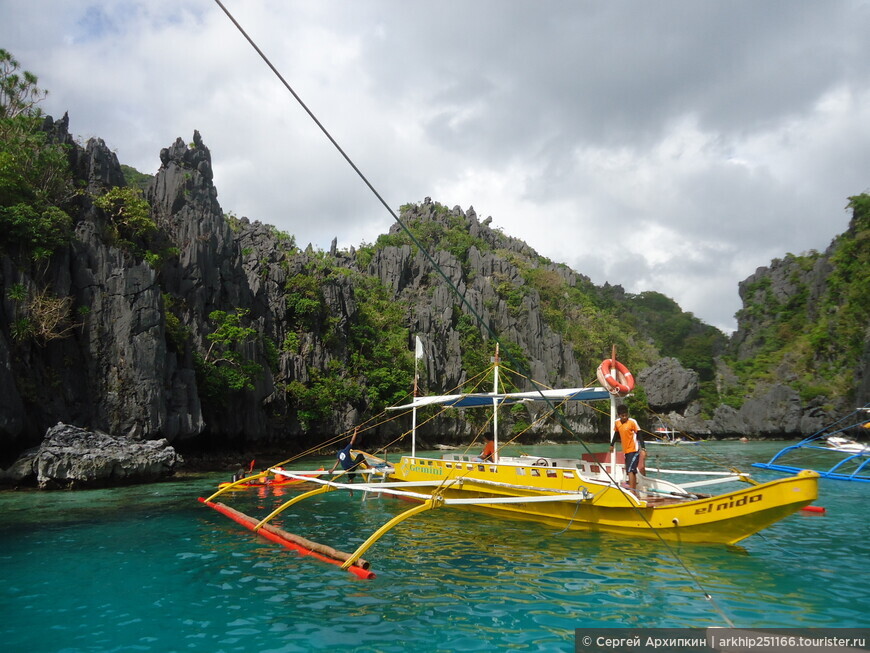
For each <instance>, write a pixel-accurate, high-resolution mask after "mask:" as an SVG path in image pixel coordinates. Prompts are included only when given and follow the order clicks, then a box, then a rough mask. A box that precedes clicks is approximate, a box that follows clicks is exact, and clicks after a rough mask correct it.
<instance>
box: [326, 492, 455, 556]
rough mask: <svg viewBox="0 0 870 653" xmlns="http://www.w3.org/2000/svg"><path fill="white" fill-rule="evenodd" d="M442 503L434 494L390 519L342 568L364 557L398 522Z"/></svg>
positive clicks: (440, 498) (352, 554)
mask: <svg viewBox="0 0 870 653" xmlns="http://www.w3.org/2000/svg"><path fill="white" fill-rule="evenodd" d="M440 505H443V499H442V497H440V496H435V495H433V496H432V498H431V499H428V500H426V501H424V502H423V503H422V504H420V505H419V506H414V507H413V508H411V509H410V510H406V511H405V512H403V513H401V514H399V515H396V516H395V517H393V518H392V519H391V520H390V521H388V522H387V523H386V524H384V525H383V526H381V527H380V528H379V529H378V530H376V531H375V532H374V533H372V534H371V535H370V536H369V539H367V540H366V541H365V542H363V543H362V544H361V545H360V547H359V548H358V549H357V550H356V551H354V552H353V553H351V554H350V558H348V559H347V560H346V561H345V562H344V564H342V565H341V568H342V569H347V568H348V567H350V566H351V565H352V564H353V563H354V562H356V561H357V560H358V559H359V558H361V557H362V554H363V553H365V552H366V551H368V549H369V547H370V546H371V545H372V544H374V543H375V542H377V541H378V540H379V539H381V536H382V535H383V534H384V533H386V532H387V531H388V530H390V529H391V528H392V527H393V526H395V525H396V524H399V523H401V522H403V521H405V520H406V519H408V518H409V517H413V516H414V515H417V514H419V513H421V512H425V511H427V510H431V509H432V508H437V507H438V506H440Z"/></svg>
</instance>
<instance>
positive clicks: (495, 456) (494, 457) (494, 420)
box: [492, 342, 499, 463]
mask: <svg viewBox="0 0 870 653" xmlns="http://www.w3.org/2000/svg"><path fill="white" fill-rule="evenodd" d="M492 360H493V363H495V364H494V365H493V366H492V391H493V393H494V394H496V395H498V363H499V358H498V342H496V343H495V358H493V359H492ZM492 462H494V463H497V462H498V399H496V398H495V397H493V400H492Z"/></svg>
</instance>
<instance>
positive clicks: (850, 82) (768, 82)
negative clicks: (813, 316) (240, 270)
mask: <svg viewBox="0 0 870 653" xmlns="http://www.w3.org/2000/svg"><path fill="white" fill-rule="evenodd" d="M223 2H224V5H225V6H226V7H227V9H228V10H229V11H230V12H231V13H232V14H233V15H234V16H235V18H236V19H237V20H238V21H239V23H240V24H241V25H242V27H243V28H244V29H245V30H246V31H247V32H248V34H249V35H250V36H251V37H252V38H253V39H254V40H255V41H256V43H257V44H258V45H259V47H260V48H261V49H262V50H263V51H264V53H265V54H266V55H267V56H268V57H269V58H270V59H271V61H272V63H273V64H274V65H275V66H276V67H277V68H278V70H279V71H280V72H281V74H282V75H283V76H284V78H285V79H286V80H287V81H288V82H289V83H290V84H291V86H292V87H293V88H294V90H295V91H296V92H297V93H298V94H299V95H300V96H301V97H302V99H303V100H304V101H305V102H306V104H307V105H308V106H309V107H310V108H311V110H312V111H313V112H314V113H315V114H316V115H317V117H318V118H319V119H320V121H321V122H322V123H323V124H324V126H325V127H326V128H327V129H328V130H329V131H330V132H331V133H332V135H333V136H334V137H335V139H336V140H337V141H338V142H339V144H340V145H341V146H342V147H343V148H344V150H345V151H346V152H347V153H348V154H349V156H350V157H351V158H352V159H353V160H354V161H355V163H356V164H357V165H358V166H359V168H360V169H361V170H362V171H363V173H364V174H365V175H366V176H367V177H368V178H369V180H370V181H371V182H372V184H373V185H374V186H375V187H376V188H377V189H378V191H379V192H380V194H381V195H382V196H383V197H384V199H385V200H386V201H387V203H388V204H389V205H390V206H391V207H393V208H394V209H398V207H399V206H400V205H402V204H405V203H409V202H419V201H422V200H423V198H425V197H427V196H429V197H431V198H432V199H433V200H436V201H438V202H441V203H442V204H445V205H447V206H450V207H452V206H455V205H459V206H461V207H462V208H463V209H467V208H468V207H469V206H473V207H474V209H475V211H476V212H477V214H478V216H479V217H480V219H483V218H485V217H487V216H492V218H493V223H492V225H493V226H494V227H498V228H501V229H502V230H503V231H504V232H505V233H507V234H509V235H511V236H515V237H517V238H521V239H523V240H525V241H526V242H527V243H529V245H531V246H532V247H533V248H534V249H535V250H537V251H538V252H539V253H540V254H542V255H544V256H547V257H549V258H551V259H552V260H554V261H557V262H564V263H566V264H567V265H569V266H570V267H572V268H573V269H575V270H577V271H578V272H581V273H583V274H586V275H588V276H589V277H591V278H592V280H593V281H594V282H595V283H597V284H603V283H604V282H605V281H607V282H610V283H611V284H621V285H622V286H623V287H624V288H625V289H626V290H627V291H629V292H642V291H645V290H656V291H659V292H662V293H664V294H665V295H668V296H669V297H672V298H673V299H675V300H676V301H677V302H678V303H679V304H680V306H682V307H683V309H684V310H687V311H691V312H693V313H694V314H695V315H697V316H698V317H700V318H701V319H703V320H704V321H706V322H708V323H710V324H713V325H715V326H717V327H719V328H721V329H723V330H726V331H730V330H733V329H734V328H735V327H736V322H735V320H734V313H735V312H736V311H737V310H738V309H739V308H740V300H739V296H738V293H737V284H738V282H739V281H741V280H743V279H745V278H746V277H747V276H749V275H750V274H752V273H753V272H754V271H755V269H756V268H758V267H759V266H764V265H768V264H769V263H770V261H771V260H772V259H774V258H778V257H782V256H784V255H785V254H786V253H793V254H800V253H803V252H806V251H808V250H811V249H817V250H824V249H825V248H826V247H827V246H828V244H829V243H830V241H831V239H832V238H833V237H834V236H836V235H837V234H839V233H842V232H843V231H844V230H845V228H846V226H847V225H848V221H849V213H848V212H847V211H846V210H845V209H844V207H845V205H846V203H847V201H848V200H847V198H848V197H849V196H850V195H855V194H858V193H862V192H865V191H870V37H868V34H870V1H868V0H842V1H839V0H832V1H828V2H817V1H815V0H813V1H804V0H749V1H740V0H728V1H724V0H716V1H703V2H702V1H699V0H682V1H669V0H658V1H657V2H647V1H641V0H631V1H628V0H625V1H623V0H607V1H606V2H605V1H603V0H601V1H595V2H593V1H590V0H437V1H436V0H342V1H336V0H304V1H293V0H223ZM0 47H2V48H5V49H7V50H9V51H10V52H12V53H13V55H15V57H16V58H17V59H18V60H19V61H20V62H21V65H22V68H24V69H26V70H29V71H32V72H33V73H35V74H36V75H38V76H39V83H40V86H41V87H43V88H45V89H47V90H48V91H49V96H48V98H47V99H46V100H45V101H44V102H43V104H42V108H43V110H44V111H45V112H46V113H48V114H51V115H54V116H55V117H60V116H61V115H62V114H63V113H64V112H65V111H68V112H69V116H70V131H71V132H72V133H73V134H74V135H76V136H77V137H80V138H81V139H82V140H86V139H88V138H90V137H93V136H97V137H100V138H102V139H103V140H105V141H106V143H107V144H108V146H109V147H110V148H111V149H113V150H114V151H115V152H116V153H117V155H118V158H119V159H120V161H121V162H122V163H126V164H128V165H132V166H133V167H135V168H137V169H138V170H140V171H142V172H147V173H154V172H156V171H157V169H158V167H159V165H160V161H159V152H160V149H161V148H162V147H166V146H168V145H170V144H171V143H172V142H173V141H174V140H175V139H176V138H178V137H181V138H182V139H183V140H184V141H186V142H189V141H191V140H192V135H193V131H194V130H195V129H196V130H199V131H200V133H201V134H202V137H203V140H204V141H205V143H206V145H207V146H208V147H209V148H210V150H211V153H212V159H213V164H214V170H215V184H216V186H217V189H218V199H219V201H220V202H221V205H222V207H223V209H224V211H228V212H229V211H232V212H233V213H235V214H236V215H239V216H243V215H244V216H248V217H250V218H251V219H257V220H260V221H262V222H266V223H269V224H273V225H275V226H277V227H278V228H280V229H282V230H284V231H287V232H289V233H291V234H293V235H294V236H295V237H296V240H297V243H298V244H300V245H301V246H303V247H304V246H305V245H306V244H308V243H311V244H313V245H314V246H315V247H318V248H321V249H328V247H329V245H330V242H331V241H332V239H333V238H336V237H337V238H338V244H339V247H340V248H344V247H349V246H351V245H359V244H360V243H362V242H367V243H371V242H373V241H374V240H375V239H376V238H377V236H378V235H379V234H382V233H385V232H386V231H387V230H388V229H389V227H390V225H391V224H392V223H393V219H392V217H391V216H390V215H389V213H388V212H387V211H386V210H385V209H384V208H383V206H381V205H380V204H379V202H378V201H377V200H376V198H375V197H374V196H373V195H372V194H371V193H370V191H369V190H368V189H367V188H366V187H365V186H364V185H363V183H362V182H361V181H360V180H359V178H358V177H356V174H355V173H354V172H353V170H352V169H351V168H350V167H349V166H348V165H347V164H346V163H345V162H344V160H343V159H342V158H341V157H340V155H339V154H338V153H337V152H336V151H335V149H334V148H333V147H332V145H331V144H330V143H329V142H328V141H327V140H326V138H325V137H324V136H323V135H322V133H321V132H320V131H319V130H318V128H317V127H316V125H315V124H314V123H313V122H312V121H311V119H310V118H309V117H308V116H307V115H306V114H305V113H304V111H303V110H302V109H301V108H300V107H299V105H298V104H296V102H295V101H294V100H293V98H292V96H291V95H290V94H289V93H288V91H287V90H286V89H285V88H284V87H283V86H282V85H281V83H280V81H279V80H278V79H277V78H276V77H275V76H274V74H273V73H272V72H271V71H270V70H269V69H268V67H267V66H266V65H265V64H264V63H263V61H262V60H261V59H260V58H259V56H258V55H257V53H256V52H255V51H254V50H253V49H252V48H251V46H250V45H249V44H248V43H247V41H245V40H244V38H243V36H242V35H241V34H240V33H239V31H238V30H237V29H236V27H235V26H234V25H233V24H232V23H231V21H230V20H229V19H228V18H227V16H226V15H225V14H224V13H223V11H222V10H221V9H220V7H219V6H218V4H217V3H216V2H214V0H101V1H100V2H89V1H87V0H78V1H76V0H0Z"/></svg>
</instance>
